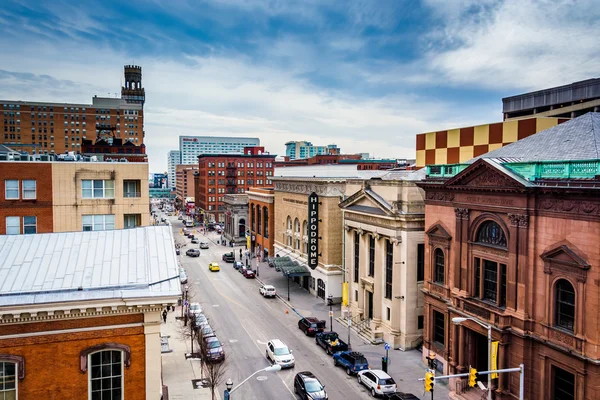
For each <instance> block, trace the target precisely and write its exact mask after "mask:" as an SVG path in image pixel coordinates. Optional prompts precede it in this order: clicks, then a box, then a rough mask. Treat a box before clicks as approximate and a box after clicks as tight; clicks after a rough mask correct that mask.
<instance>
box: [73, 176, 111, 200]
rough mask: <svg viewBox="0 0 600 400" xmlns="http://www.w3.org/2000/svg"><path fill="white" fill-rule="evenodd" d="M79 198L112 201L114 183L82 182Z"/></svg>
mask: <svg viewBox="0 0 600 400" xmlns="http://www.w3.org/2000/svg"><path fill="white" fill-rule="evenodd" d="M81 192H82V193H81V197H83V198H84V199H113V198H114V197H115V181H112V180H88V179H86V180H82V181H81Z"/></svg>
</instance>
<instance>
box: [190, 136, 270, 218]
mask: <svg viewBox="0 0 600 400" xmlns="http://www.w3.org/2000/svg"><path fill="white" fill-rule="evenodd" d="M274 161H275V155H274V154H268V153H265V150H264V147H260V146H257V147H244V154H239V155H238V154H201V155H199V156H198V175H197V176H196V177H195V179H196V181H195V196H194V197H195V201H196V208H197V210H198V214H199V215H201V218H205V219H206V218H208V220H209V221H218V222H225V213H224V205H223V200H224V196H225V194H236V193H246V190H248V189H249V188H251V187H269V186H271V185H272V182H271V178H272V177H273V162H274Z"/></svg>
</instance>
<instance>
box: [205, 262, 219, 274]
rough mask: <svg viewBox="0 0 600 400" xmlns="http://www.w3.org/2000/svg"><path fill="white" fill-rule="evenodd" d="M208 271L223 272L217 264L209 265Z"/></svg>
mask: <svg viewBox="0 0 600 400" xmlns="http://www.w3.org/2000/svg"><path fill="white" fill-rule="evenodd" d="M208 269H209V270H210V271H213V272H217V271H220V270H221V267H219V264H217V263H216V262H211V263H210V264H208Z"/></svg>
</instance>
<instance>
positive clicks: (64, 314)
mask: <svg viewBox="0 0 600 400" xmlns="http://www.w3.org/2000/svg"><path fill="white" fill-rule="evenodd" d="M0 254H3V257H2V262H0V274H1V275H2V276H3V277H5V278H3V279H1V280H0V316H2V324H0V383H1V384H0V397H1V398H2V399H130V400H158V399H161V398H162V397H163V395H165V394H166V393H167V390H165V388H163V386H162V366H161V334H160V328H161V312H162V311H163V309H164V308H165V307H166V306H167V305H169V306H170V305H174V304H176V303H177V301H178V300H180V299H181V286H180V283H179V269H178V266H177V256H176V255H175V248H174V246H173V232H172V230H171V227H168V226H152V227H144V228H137V229H130V230H123V231H108V232H69V233H46V234H37V235H26V236H20V237H19V236H3V235H0Z"/></svg>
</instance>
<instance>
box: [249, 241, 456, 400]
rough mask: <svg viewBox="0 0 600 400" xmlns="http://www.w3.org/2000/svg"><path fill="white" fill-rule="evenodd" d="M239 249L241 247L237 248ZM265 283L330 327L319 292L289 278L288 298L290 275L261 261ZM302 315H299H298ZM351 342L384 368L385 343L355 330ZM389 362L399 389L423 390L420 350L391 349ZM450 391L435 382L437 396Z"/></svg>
mask: <svg viewBox="0 0 600 400" xmlns="http://www.w3.org/2000/svg"><path fill="white" fill-rule="evenodd" d="M238 251H239V250H238ZM251 268H252V269H256V259H252V262H251ZM256 280H257V281H259V282H260V283H262V284H265V285H273V286H275V288H276V289H277V294H278V295H279V298H280V299H281V300H282V301H283V302H284V303H286V304H288V306H289V307H290V312H292V308H293V309H294V310H295V311H296V312H297V313H298V314H300V315H302V316H314V317H317V318H319V319H322V320H324V321H326V323H327V328H326V329H327V330H329V329H330V319H329V306H327V304H326V303H325V302H324V301H323V300H322V299H320V298H318V297H316V295H313V294H310V293H309V292H308V291H307V290H305V289H303V288H302V287H300V285H299V284H297V283H295V282H294V281H293V280H292V279H290V285H289V288H290V289H289V296H290V301H289V302H288V300H287V299H288V286H287V278H286V277H285V276H283V274H282V273H281V272H277V271H275V268H271V267H269V266H268V265H267V263H264V262H263V263H259V276H258V277H257V278H256ZM332 310H333V315H334V319H333V330H334V331H336V332H338V334H339V335H340V338H341V339H342V340H343V341H347V340H348V339H347V338H348V326H347V325H346V324H341V323H340V322H339V321H337V320H336V319H335V318H336V317H339V316H340V313H341V305H340V304H336V305H334V306H333V307H332ZM298 318H299V317H298ZM350 344H351V347H352V350H354V351H360V352H361V353H363V354H364V355H365V356H366V357H367V359H368V360H369V363H370V365H371V368H373V369H380V368H381V357H383V356H385V350H384V346H383V344H379V345H373V344H371V343H369V342H367V341H365V340H364V339H363V338H361V337H360V336H358V334H357V333H356V332H355V331H354V330H352V331H351V333H350ZM389 360H390V364H389V365H388V373H389V374H390V376H391V377H392V378H394V380H395V381H396V383H397V384H398V391H399V392H409V393H412V394H414V395H416V396H421V395H422V394H423V383H422V382H419V381H417V379H418V378H423V377H424V376H425V371H426V366H425V365H424V364H423V362H422V361H421V352H420V351H417V350H409V351H401V350H390V352H389ZM448 394H449V390H448V386H447V383H445V382H436V386H435V397H436V399H441V398H447V397H448Z"/></svg>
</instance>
